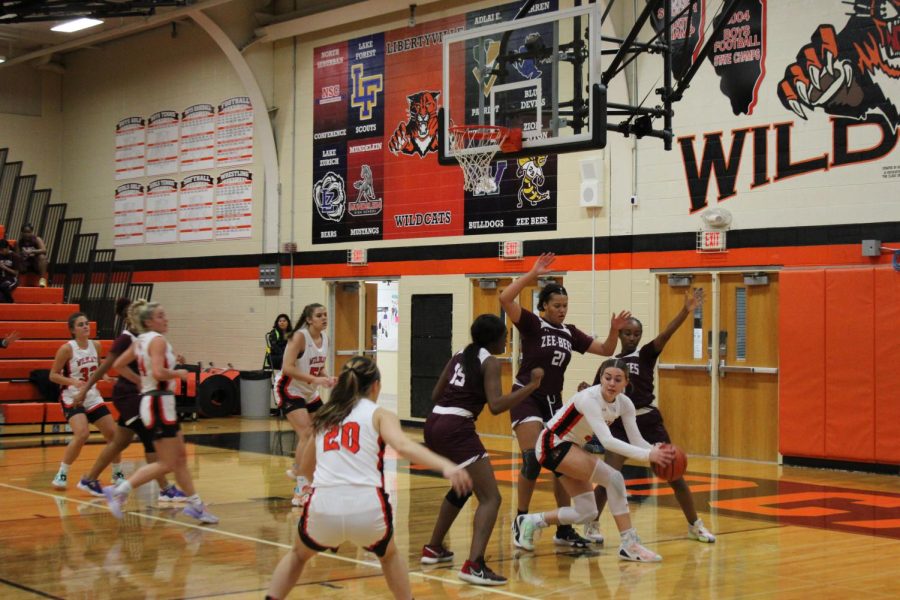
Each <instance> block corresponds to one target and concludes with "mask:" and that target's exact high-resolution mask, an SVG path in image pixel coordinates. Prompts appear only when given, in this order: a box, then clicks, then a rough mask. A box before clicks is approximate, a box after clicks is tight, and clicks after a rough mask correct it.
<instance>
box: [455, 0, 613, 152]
mask: <svg viewBox="0 0 900 600" xmlns="http://www.w3.org/2000/svg"><path fill="white" fill-rule="evenodd" d="M500 19H502V15H501V14H500V13H497V14H496V15H491V14H487V15H485V18H484V21H485V22H487V23H488V24H486V25H484V26H480V27H479V26H477V25H478V24H479V23H477V22H476V27H475V28H472V29H467V30H465V31H460V32H457V33H452V34H448V35H446V36H444V38H443V62H444V74H443V97H442V103H443V109H442V113H441V153H440V154H441V162H442V163H453V162H455V160H454V159H453V156H454V149H453V147H452V144H451V141H450V140H451V136H450V135H449V133H448V130H449V128H450V127H452V126H460V125H497V126H501V127H507V128H513V129H520V130H521V132H522V144H521V150H520V151H518V152H501V153H500V154H502V155H503V156H527V155H535V154H547V153H551V152H553V153H560V152H572V151H577V150H585V149H588V148H602V147H603V146H604V145H605V143H606V127H605V125H606V123H605V114H604V113H605V109H604V103H605V93H604V90H605V88H602V87H601V86H600V85H599V81H600V75H601V73H600V68H601V65H600V46H601V45H600V5H599V3H594V4H586V5H584V6H579V7H575V8H570V9H565V10H559V11H553V12H546V13H544V14H535V15H531V16H525V17H524V18H520V19H515V20H506V21H503V20H500Z"/></svg>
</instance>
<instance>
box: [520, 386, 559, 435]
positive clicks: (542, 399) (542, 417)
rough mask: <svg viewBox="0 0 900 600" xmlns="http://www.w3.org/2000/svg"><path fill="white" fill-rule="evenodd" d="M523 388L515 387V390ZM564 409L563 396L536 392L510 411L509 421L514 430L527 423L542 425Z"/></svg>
mask: <svg viewBox="0 0 900 600" xmlns="http://www.w3.org/2000/svg"><path fill="white" fill-rule="evenodd" d="M519 387H521V386H513V390H515V389H518V388H519ZM560 408H562V396H560V395H559V394H552V395H551V394H544V393H541V392H535V393H533V394H531V395H530V396H528V397H527V398H525V399H524V400H522V401H521V402H519V403H518V404H516V405H515V406H513V407H512V408H511V409H509V420H510V422H511V423H512V426H513V429H515V428H516V425H518V424H519V423H524V422H526V421H534V422H540V423H541V424H542V425H543V424H544V423H546V422H547V421H549V420H550V419H551V418H553V415H555V414H556V411H558V410H559V409H560Z"/></svg>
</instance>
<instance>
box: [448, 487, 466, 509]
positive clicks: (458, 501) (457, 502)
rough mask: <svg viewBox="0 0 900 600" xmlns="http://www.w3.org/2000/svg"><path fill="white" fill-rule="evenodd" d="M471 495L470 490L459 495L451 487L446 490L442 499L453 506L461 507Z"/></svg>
mask: <svg viewBox="0 0 900 600" xmlns="http://www.w3.org/2000/svg"><path fill="white" fill-rule="evenodd" d="M471 497H472V492H469V493H468V494H466V495H465V496H460V495H459V494H457V493H456V492H455V491H454V490H453V489H451V490H450V491H449V492H447V495H446V496H444V499H445V500H446V501H447V502H449V503H450V504H452V505H453V506H455V507H456V508H462V507H463V506H465V505H466V501H467V500H468V499H469V498H471Z"/></svg>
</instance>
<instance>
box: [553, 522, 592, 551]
mask: <svg viewBox="0 0 900 600" xmlns="http://www.w3.org/2000/svg"><path fill="white" fill-rule="evenodd" d="M553 543H554V544H556V545H557V546H571V547H572V548H587V547H588V546H590V545H591V540H587V539H585V538H583V537H581V536H580V535H578V532H577V531H575V528H574V527H572V526H571V525H558V526H557V527H556V534H555V535H554V536H553Z"/></svg>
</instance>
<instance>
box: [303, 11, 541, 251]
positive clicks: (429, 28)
mask: <svg viewBox="0 0 900 600" xmlns="http://www.w3.org/2000/svg"><path fill="white" fill-rule="evenodd" d="M519 6H520V4H519V3H511V4H506V5H503V6H499V7H493V8H489V9H484V10H480V11H475V12H470V13H467V14H462V15H458V16H454V17H448V18H446V19H440V20H437V21H431V22H428V23H423V24H421V25H417V26H416V27H403V28H398V29H395V30H393V31H388V32H384V33H377V34H373V35H367V36H364V37H359V38H355V39H351V40H348V41H346V42H339V43H337V44H331V45H328V46H322V47H319V48H316V49H315V50H314V51H313V70H314V86H313V89H314V90H315V91H314V96H315V97H314V106H313V187H312V201H313V219H312V223H313V232H312V242H313V243H314V244H327V243H335V242H347V241H361V240H382V239H404V238H422V237H434V236H456V235H478V234H486V233H510V232H515V231H540V230H555V229H556V202H557V186H556V156H555V155H552V154H551V155H545V156H535V157H524V158H520V159H500V160H497V161H495V162H494V163H493V164H492V166H491V175H492V176H493V177H494V180H495V181H496V182H497V183H498V184H499V185H498V187H497V191H496V192H495V193H493V194H476V193H472V192H465V191H463V175H462V171H461V169H460V168H459V167H458V166H441V165H440V164H438V160H437V159H438V143H439V142H438V138H439V131H438V120H437V111H438V108H440V107H441V106H443V102H442V99H441V95H442V94H443V79H442V77H443V64H442V40H443V36H444V35H447V34H450V33H454V32H457V31H462V30H465V29H470V28H475V27H481V26H484V25H489V24H493V23H498V22H502V21H509V20H512V18H513V17H514V16H515V14H516V12H517V11H518V10H519ZM554 10H557V2H556V0H552V1H549V2H536V3H535V5H534V6H533V7H532V9H531V11H530V12H529V15H533V14H540V13H545V12H549V11H554ZM544 28H546V30H542V31H540V33H541V35H543V36H545V38H546V42H545V43H546V44H547V45H551V44H552V40H551V39H550V37H551V36H552V35H553V33H552V28H551V27H550V26H549V25H547V26H543V27H540V28H539V29H544ZM498 42H499V40H498ZM475 43H476V42H475V41H472V42H471V43H470V44H471V45H472V46H473V47H472V48H471V49H468V50H469V52H470V54H469V59H468V60H469V62H470V63H471V64H470V65H469V66H470V67H471V68H467V72H468V73H472V72H473V71H474V72H477V71H478V68H479V65H476V64H475V62H474V57H475V53H474V52H473V50H474V44H475ZM515 43H517V42H516V40H514V39H511V40H510V45H511V46H512V45H513V44H515ZM535 77H542V78H547V81H546V82H545V83H544V84H543V87H544V89H548V88H549V86H550V80H549V77H550V70H549V69H546V70H544V71H542V70H541V69H540V68H531V69H522V70H520V69H518V68H515V69H513V68H511V69H510V78H509V81H510V82H512V81H519V80H523V79H525V78H535ZM479 88H480V86H479V83H478V81H477V80H476V79H475V76H474V74H473V75H472V76H470V77H468V78H467V84H466V91H465V93H466V95H467V96H469V97H471V98H474V97H475V95H476V94H477V93H479V91H480V90H479ZM523 100H525V99H524V97H523ZM453 101H454V102H455V103H462V102H463V101H464V99H463V98H459V99H457V98H454V100H453ZM469 104H470V105H471V104H472V101H471V100H470V102H469ZM472 116H473V122H474V117H475V115H472Z"/></svg>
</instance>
